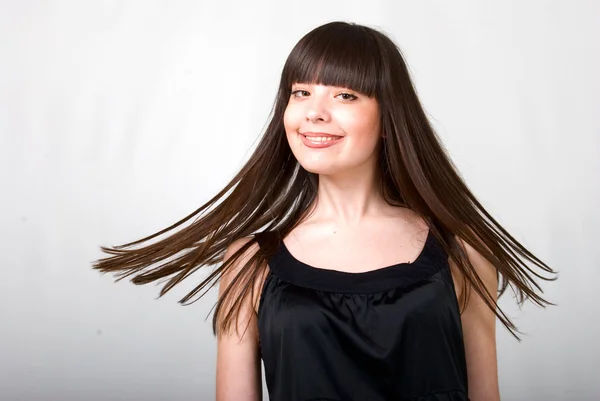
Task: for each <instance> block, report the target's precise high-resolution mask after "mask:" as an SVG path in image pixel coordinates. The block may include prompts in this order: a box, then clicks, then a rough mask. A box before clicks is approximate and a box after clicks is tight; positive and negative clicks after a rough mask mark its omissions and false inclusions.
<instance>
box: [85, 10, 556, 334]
mask: <svg viewBox="0 0 600 401" xmlns="http://www.w3.org/2000/svg"><path fill="white" fill-rule="evenodd" d="M293 83H317V84H324V85H333V86H339V87H346V88H350V89H352V90H354V91H357V92H359V93H362V94H365V95H367V96H369V97H374V98H376V99H377V101H378V103H379V106H380V114H381V127H382V130H383V133H384V135H385V137H386V139H385V140H384V141H383V146H381V147H380V149H381V150H380V154H379V156H380V157H379V166H378V167H379V170H380V171H381V180H380V184H381V192H382V194H383V195H384V197H385V199H386V201H387V202H388V203H389V204H391V205H396V206H403V207H407V208H410V209H411V210H413V211H414V212H416V213H417V214H418V215H419V216H420V217H421V218H423V219H424V220H425V221H426V222H427V224H428V225H429V228H430V230H431V232H432V234H433V235H435V236H436V238H437V239H438V240H439V241H440V242H441V244H442V245H443V247H444V249H445V251H446V252H447V254H448V255H449V256H450V257H451V258H452V259H453V260H454V261H456V264H457V266H458V268H459V270H460V271H461V272H462V274H461V276H462V280H463V284H465V283H467V281H468V283H469V284H470V285H471V286H472V288H473V289H474V290H475V291H476V292H477V293H478V294H479V295H480V296H482V297H483V299H484V300H485V302H486V304H487V305H488V307H490V308H491V309H492V310H493V311H494V313H495V314H496V315H497V317H498V318H499V319H500V320H501V322H502V323H503V324H504V325H505V326H506V328H507V329H508V330H509V331H510V332H511V333H512V334H513V335H515V337H517V338H518V336H517V335H516V332H518V330H517V328H516V326H515V325H514V324H513V323H512V322H511V320H510V319H509V318H508V317H507V316H506V315H505V314H504V313H503V312H502V311H501V309H500V308H499V307H498V305H497V303H496V301H495V300H494V298H493V297H492V296H491V294H490V293H489V292H488V291H487V290H486V288H485V286H484V285H483V282H482V281H481V279H480V278H479V276H478V275H477V273H476V272H475V270H474V268H473V266H472V265H471V263H470V262H469V259H468V257H467V256H466V254H465V252H464V251H463V248H462V247H461V246H460V245H459V243H458V241H457V240H456V238H455V236H457V237H460V238H461V239H463V240H464V241H465V242H466V243H468V244H469V245H471V246H472V247H473V248H474V249H475V250H477V251H478V252H479V253H481V255H482V256H483V257H485V258H486V259H487V260H488V261H489V262H491V263H492V264H493V265H494V266H495V268H496V270H497V275H498V279H499V288H498V291H499V294H498V295H502V294H503V293H504V291H505V290H506V288H507V286H509V285H510V286H511V288H512V289H513V290H514V291H515V293H516V295H517V300H518V302H519V303H520V304H522V303H523V302H524V301H525V300H527V299H529V300H531V301H532V302H534V303H535V304H537V305H539V306H545V305H548V304H550V302H548V301H546V300H545V299H543V298H542V297H541V296H540V295H538V294H537V293H536V292H538V291H539V292H543V291H542V290H541V288H540V286H539V285H538V284H537V283H536V278H539V279H543V280H553V279H555V278H547V277H544V276H542V275H541V274H539V273H538V272H536V269H535V267H537V268H538V269H537V270H541V271H543V272H546V273H550V274H554V273H555V272H554V271H553V270H552V269H551V268H550V267H548V266H547V265H546V264H545V263H544V262H542V261H541V260H540V259H538V258H537V257H536V256H534V255H533V254H532V253H531V252H530V251H529V250H527V249H526V248H525V247H524V246H523V245H521V244H520V243H519V242H518V241H517V240H515V239H514V238H513V237H512V236H511V235H510V234H509V233H508V232H507V231H506V230H505V229H504V228H503V227H502V226H500V224H498V222H497V221H496V220H494V218H492V216H490V214H489V213H488V212H487V211H486V210H485V209H484V207H483V206H482V205H481V203H479V201H478V200H477V199H476V198H475V196H474V195H473V194H472V193H471V191H470V190H469V188H468V187H467V185H466V184H465V182H464V181H463V179H462V178H461V177H460V175H459V174H458V172H457V170H456V168H455V166H454V165H453V163H452V161H451V160H450V158H449V157H448V155H447V154H446V152H445V150H444V148H443V146H442V145H441V142H440V140H439V139H438V137H437V136H436V134H435V132H434V130H433V128H432V127H431V125H430V123H429V121H428V120H427V117H426V114H425V112H424V110H423V107H422V106H421V103H420V101H419V99H418V97H417V93H416V91H415V88H414V86H413V83H412V81H411V78H410V75H409V71H408V69H407V66H406V64H405V62H404V59H403V57H402V54H401V52H400V50H399V49H398V48H397V46H396V45H395V44H394V43H393V42H392V41H391V40H390V39H389V38H388V37H387V36H386V35H385V34H383V33H381V32H379V31H378V30H375V29H372V28H369V27H366V26H362V25H358V24H351V23H345V22H332V23H328V24H326V25H323V26H320V27H318V28H316V29H314V30H313V31H311V32H309V33H308V34H306V35H305V36H304V37H303V38H302V39H301V40H300V41H299V42H298V43H297V45H296V46H295V47H294V48H293V49H292V51H291V53H290V55H289V57H288V59H287V61H286V63H285V65H284V68H283V72H282V74H281V81H280V85H279V90H278V93H277V97H276V100H275V104H274V108H273V110H272V113H271V117H270V121H269V124H268V126H267V128H266V131H265V133H264V135H263V136H262V138H261V140H260V142H259V143H258V145H257V148H256V150H255V151H254V153H253V154H252V156H251V157H250V159H249V160H248V162H247V163H246V164H245V166H244V167H243V168H242V169H241V171H240V172H239V173H238V174H237V175H236V176H235V177H234V178H233V179H232V180H231V182H229V183H228V184H227V185H226V186H225V187H224V188H223V190H222V191H221V192H219V193H218V194H217V195H216V196H215V197H213V198H212V199H210V200H209V201H208V202H207V203H205V204H204V205H202V206H201V207H200V208H199V209H197V210H195V211H194V212H193V213H191V214H190V215H189V216H187V217H185V218H184V219H182V220H180V221H178V222H177V223H175V224H173V225H171V226H170V227H167V228H165V229H164V230H161V231H159V232H157V233H155V234H153V235H151V236H149V237H146V238H143V239H140V240H138V241H135V242H132V243H128V244H124V245H121V246H115V247H112V248H106V247H101V249H102V251H103V252H105V253H107V254H110V255H112V256H110V257H106V258H103V259H100V260H98V261H97V262H95V263H94V268H95V269H98V270H100V271H101V272H111V273H114V274H115V276H117V281H118V280H121V279H123V278H125V277H128V276H132V275H133V277H132V279H131V281H132V282H133V283H135V284H146V283H150V282H153V281H155V280H159V279H163V278H168V281H167V282H166V283H165V284H164V286H163V287H162V289H161V291H160V296H162V295H164V294H165V293H167V292H168V291H169V290H170V289H172V288H173V286H175V285H177V284H178V283H179V282H181V281H182V280H183V279H185V278H186V277H188V276H189V275H191V274H192V273H194V272H195V271H196V270H198V269H199V268H200V267H203V266H215V265H216V266H217V267H216V269H214V270H213V271H212V272H211V273H210V274H209V275H208V277H206V278H205V279H204V280H203V281H202V282H201V283H200V284H199V285H198V286H196V287H195V288H194V289H193V290H192V291H191V292H190V293H189V294H187V295H186V296H185V297H184V298H183V299H181V300H180V301H179V302H180V303H182V304H189V303H191V302H194V301H195V300H197V299H199V298H200V297H201V296H203V295H204V294H205V293H206V291H208V290H209V289H210V288H211V287H213V286H214V285H215V284H216V283H217V282H218V281H219V279H220V277H221V276H222V275H223V273H225V272H227V271H228V270H229V269H230V268H231V267H232V266H233V265H234V264H235V262H236V261H237V260H238V259H239V258H240V257H241V256H242V255H243V254H245V253H246V252H247V251H248V250H249V248H250V247H252V246H253V245H255V244H256V243H257V237H258V236H260V237H261V238H260V239H261V247H260V248H259V249H257V251H256V252H254V253H252V254H251V257H250V258H248V259H246V261H245V263H242V266H241V267H240V268H239V270H238V272H237V273H236V275H235V277H234V278H233V280H232V281H231V283H230V285H229V286H228V288H227V289H226V290H225V292H224V293H223V294H222V296H221V297H220V299H219V300H218V301H217V304H216V309H215V312H214V316H213V331H214V333H215V334H218V333H220V332H227V331H229V330H230V329H231V327H232V323H233V322H234V321H235V322H237V316H238V314H239V311H240V306H241V305H242V303H243V302H244V300H246V299H247V298H246V297H250V298H251V300H252V302H253V304H254V306H255V307H256V302H258V298H259V297H257V296H256V288H257V287H256V284H257V283H260V280H262V279H264V277H265V274H266V271H267V269H266V265H267V261H268V258H269V257H270V256H271V255H272V254H273V252H274V251H275V250H276V247H277V244H279V242H280V241H281V240H282V239H283V238H285V237H286V235H287V234H288V233H290V232H291V231H292V229H294V228H295V227H296V226H297V225H298V224H300V223H301V222H302V221H303V220H304V219H305V218H306V217H307V214H308V212H309V210H310V208H311V205H314V202H315V201H316V194H317V185H318V184H317V183H318V180H317V176H316V175H315V174H313V173H310V172H307V171H306V170H305V169H303V168H302V166H301V165H300V164H299V163H298V161H297V160H296V159H295V157H294V156H293V154H292V152H291V149H290V147H289V145H288V142H287V139H286V135H285V129H284V126H283V114H284V111H285V108H286V105H287V103H288V100H289V97H290V95H291V86H292V84H293ZM194 217H195V218H194ZM192 218H194V220H193V222H192V223H191V224H189V225H188V226H185V227H182V228H180V230H178V232H175V233H173V234H171V235H170V236H168V237H166V238H164V239H161V240H158V241H156V242H154V243H152V244H145V245H143V246H142V244H143V243H147V242H149V241H151V240H153V239H154V238H156V237H158V236H160V235H162V234H164V233H167V232H169V231H171V230H174V229H175V228H177V227H179V226H182V225H183V224H184V223H186V222H188V221H190V220H191V219H192ZM245 237H251V239H250V240H249V241H248V242H246V243H245V244H244V246H242V247H241V249H239V250H238V251H237V252H235V254H234V255H233V256H232V257H231V258H229V259H228V260H227V261H226V262H224V263H221V262H222V259H223V256H224V254H225V251H226V249H227V248H228V246H229V245H230V244H231V243H232V242H233V241H234V240H236V239H240V238H245ZM136 246H137V247H136ZM133 247H136V248H135V249H134V248H133ZM527 262H529V263H530V264H533V268H532V267H530V266H528V264H527ZM471 286H467V287H466V288H467V289H469V288H471ZM203 291H204V292H203ZM468 298H469V291H468V290H467V291H463V292H461V296H460V300H459V301H460V304H461V305H462V306H463V308H464V306H466V304H467V302H468Z"/></svg>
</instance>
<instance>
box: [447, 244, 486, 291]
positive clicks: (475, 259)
mask: <svg viewBox="0 0 600 401" xmlns="http://www.w3.org/2000/svg"><path fill="white" fill-rule="evenodd" d="M475 238H476V240H477V242H478V245H479V246H481V247H482V248H484V249H486V250H487V251H488V252H490V253H491V251H490V249H489V248H488V247H487V246H486V245H485V243H484V242H483V241H481V240H480V239H479V238H478V237H476V236H475ZM455 239H456V242H457V243H458V246H459V247H460V248H461V249H462V251H463V253H464V255H465V257H466V258H467V259H468V261H469V263H470V264H471V266H472V267H473V272H474V273H475V274H476V275H477V277H479V279H480V280H481V281H482V284H483V285H484V287H485V288H486V289H487V291H488V292H489V293H490V295H491V296H492V297H493V298H495V295H496V292H497V289H498V274H497V270H496V267H495V266H494V265H493V264H492V263H491V262H490V261H489V260H487V259H486V258H485V257H484V256H483V255H482V254H481V253H480V252H479V251H477V250H476V249H475V248H474V247H473V246H472V245H471V244H469V243H468V242H467V241H466V240H465V239H463V238H461V237H459V236H455ZM449 262H450V267H451V270H452V275H453V277H454V278H455V286H456V289H457V293H459V294H460V293H462V292H463V291H464V290H465V289H466V288H465V286H466V285H468V284H467V283H468V281H466V280H465V278H466V277H464V273H463V272H462V271H461V270H460V269H459V268H458V266H457V264H456V261H454V260H449ZM459 278H460V280H459Z"/></svg>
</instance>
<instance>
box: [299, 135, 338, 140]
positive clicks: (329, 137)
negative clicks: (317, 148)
mask: <svg viewBox="0 0 600 401" xmlns="http://www.w3.org/2000/svg"><path fill="white" fill-rule="evenodd" d="M300 135H302V136H303V137H304V138H306V139H308V140H309V141H313V142H329V141H334V140H336V139H340V138H342V137H341V136H334V135H304V134H300Z"/></svg>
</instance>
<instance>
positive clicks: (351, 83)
mask: <svg viewBox="0 0 600 401" xmlns="http://www.w3.org/2000/svg"><path fill="white" fill-rule="evenodd" d="M194 216H196V219H195V220H194V221H193V223H191V224H190V225H189V226H187V227H184V228H181V229H180V231H179V232H177V233H174V234H172V235H171V236H169V237H167V238H165V239H162V240H160V241H158V242H156V243H153V244H149V245H146V246H143V247H137V249H134V248H133V247H134V246H136V245H139V244H141V243H142V242H147V241H150V240H152V239H153V238H155V237H157V236H159V235H162V234H163V233H165V232H167V231H170V230H172V229H174V228H176V227H178V226H180V225H182V224H183V223H185V222H186V221H188V220H190V219H191V218H192V217H194ZM127 248H130V249H127ZM102 249H103V251H104V252H106V253H109V254H111V255H112V256H110V257H107V258H104V259H101V260H99V261H98V262H97V263H96V264H95V268H97V269H98V270H100V271H102V272H112V273H115V274H116V275H117V276H118V277H119V279H122V278H124V277H128V276H132V275H133V278H132V281H133V282H134V283H136V284H145V283H150V282H153V281H155V280H158V279H161V278H165V277H170V279H169V281H168V282H167V283H166V285H165V286H164V287H163V289H162V291H161V296H162V295H163V294H165V293H166V292H167V291H169V290H170V289H171V288H173V286H174V285H176V284H177V283H179V282H181V281H182V280H183V279H185V278H186V277H188V276H189V275H191V274H192V273H193V272H194V271H196V270H197V269H198V268H200V267H202V266H208V265H218V267H217V268H216V270H214V271H213V272H212V273H211V274H210V275H209V277H208V278H207V279H206V280H204V281H203V282H202V283H200V285H198V286H197V287H196V288H195V289H194V291H192V292H191V293H190V294H188V295H187V296H186V297H185V298H184V299H182V300H181V302H182V303H187V302H188V301H190V300H191V299H192V298H194V297H196V296H197V295H198V294H199V293H200V292H201V291H203V290H205V289H208V288H210V287H212V286H213V285H215V284H216V283H217V282H219V283H220V284H219V299H218V302H217V307H216V310H215V314H214V320H213V328H214V331H215V333H216V335H217V337H218V360H217V400H219V401H256V400H260V399H261V396H262V394H261V388H262V387H261V369H260V366H261V365H260V361H261V358H262V360H263V361H264V366H265V377H266V382H267V386H268V390H269V396H270V399H271V400H272V401H307V400H313V401H314V400H335V401H342V400H343V401H349V400H356V401H384V400H385V401H388V400H390V401H391V400H419V401H433V400H436V401H440V400H445V401H446V400H457V401H458V400H460V401H464V400H469V399H470V400H473V401H493V400H499V398H500V396H499V390H498V374H497V361H496V340H495V322H496V318H499V320H500V321H501V322H502V323H503V324H504V326H506V328H507V329H508V330H510V331H511V333H513V334H514V335H515V336H516V332H517V329H516V327H515V326H514V325H513V324H512V322H511V321H510V320H509V319H508V318H507V317H506V316H505V315H504V314H503V313H502V311H501V310H500V308H499V307H498V305H497V298H498V296H499V295H501V294H502V293H503V292H504V290H505V289H506V287H507V286H508V285H510V286H511V288H513V289H514V290H515V292H516V293H517V295H518V296H519V302H521V303H522V302H524V301H525V300H526V299H530V300H531V301H533V302H534V303H536V304H538V305H541V306H544V305H547V304H549V302H548V301H546V300H544V299H543V298H542V297H541V296H540V295H538V294H537V292H540V291H541V289H540V287H539V286H538V284H536V281H535V280H536V278H539V279H545V280H550V279H554V278H553V277H552V276H549V277H545V276H543V275H540V274H539V273H540V272H545V273H549V274H550V275H553V274H554V271H553V270H552V269H551V268H549V267H548V266H547V265H546V264H545V263H543V262H542V261H541V260H540V259H538V258H537V257H536V256H534V255H533V254H532V253H531V252H530V251H528V250H527V249H526V248H525V247H523V246H522V245H521V244H520V243H519V242H517V241H516V240H515V239H514V238H513V237H512V236H511V235H510V234H509V233H508V232H507V231H506V230H505V229H504V228H502V227H501V226H500V225H499V224H498V223H497V222H496V221H495V220H494V219H493V218H492V217H491V216H490V215H489V214H488V213H487V212H486V211H485V210H484V208H483V207H482V205H481V204H480V203H479V202H478V201H477V199H476V198H475V197H474V196H473V194H472V193H471V192H470V191H469V189H468V188H467V186H466V185H465V183H464V182H463V180H462V179H461V178H460V176H459V175H458V173H457V171H456V169H455V167H454V166H453V164H452V163H451V161H450V160H449V158H448V156H447V155H446V153H445V152H444V150H443V147H442V145H441V144H440V141H439V140H438V138H437V137H436V135H435V133H434V131H433V129H432V128H431V126H430V124H429V122H428V120H427V118H426V115H425V113H424V111H423V108H422V106H421V105H420V103H419V99H418V98H417V94H416V92H415V90H414V87H413V85H412V83H411V80H410V77H409V73H408V70H407V67H406V65H405V63H404V60H403V58H402V56H401V53H400V51H399V50H398V48H397V47H396V46H395V45H394V43H393V42H392V41H391V40H390V39H389V38H388V37H387V36H385V35H384V34H383V33H381V32H379V31H377V30H374V29H371V28H368V27H365V26H361V25H357V24H349V23H343V22H334V23H329V24H326V25H323V26H321V27H318V28H316V29H315V30H313V31H312V32H310V33H308V34H307V35H306V36H305V37H303V38H302V39H301V40H300V42H299V43H298V44H297V45H296V46H295V47H294V49H293V50H292V52H291V54H290V55H289V57H288V59H287V62H286V64H285V66H284V68H283V73H282V76H281V83H280V87H279V92H278V95H277V99H276V102H275V106H274V111H273V115H272V118H271V121H270V124H269V125H268V128H267V129H266V132H265V134H264V136H263V138H262V140H261V141H260V143H259V145H258V147H257V149H256V151H255V152H254V154H253V155H252V157H251V158H250V160H249V161H248V163H247V164H246V165H245V166H244V168H243V169H242V170H241V171H240V172H239V174H238V175H237V176H236V177H235V178H234V179H233V180H232V181H231V182H230V183H229V184H228V185H227V186H226V187H225V188H224V189H223V190H222V191H221V192H220V193H219V194H217V195H216V196H215V197H214V198H213V199H211V200H210V201H209V202H208V203H206V204H205V205H203V206H202V207H201V208H199V209H198V210H196V211H195V212H194V213H192V214H191V215H190V216H188V217H186V218H185V219H183V220H181V221H179V222H178V223H176V224H175V225H173V226H171V227H168V228H167V229H165V230H163V231H160V232H158V233H156V234H154V235H152V236H150V237H147V238H144V239H141V240H139V241H136V242H133V243H130V244H125V245H123V246H119V247H114V248H104V247H103V248H102ZM221 261H222V262H223V263H220V262H221ZM528 262H529V264H532V265H533V266H534V267H533V268H532V267H530V266H528V265H527V263H528ZM156 264H158V266H155V265H156ZM535 267H537V269H535ZM536 270H539V272H536ZM211 283H212V284H211ZM200 296H202V294H201V295H200Z"/></svg>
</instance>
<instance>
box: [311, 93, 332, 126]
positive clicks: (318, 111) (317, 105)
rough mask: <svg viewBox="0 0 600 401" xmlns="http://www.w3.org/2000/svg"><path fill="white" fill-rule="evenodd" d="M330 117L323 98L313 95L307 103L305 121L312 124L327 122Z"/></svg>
mask: <svg viewBox="0 0 600 401" xmlns="http://www.w3.org/2000/svg"><path fill="white" fill-rule="evenodd" d="M330 118H331V116H330V113H329V110H328V106H327V101H326V99H324V98H323V96H317V95H313V96H312V97H311V99H310V101H309V102H308V108H307V110H306V120H307V121H310V122H312V123H315V122H319V121H321V122H328V121H329V120H330Z"/></svg>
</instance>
